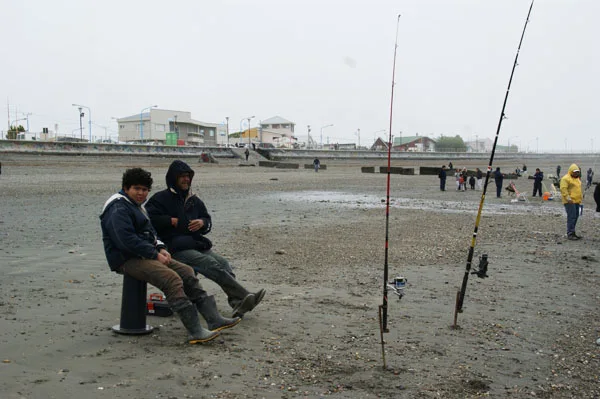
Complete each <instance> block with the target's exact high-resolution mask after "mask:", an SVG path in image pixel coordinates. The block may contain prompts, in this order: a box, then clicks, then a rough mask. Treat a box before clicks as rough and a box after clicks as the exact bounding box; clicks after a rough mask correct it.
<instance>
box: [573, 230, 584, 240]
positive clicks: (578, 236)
mask: <svg viewBox="0 0 600 399" xmlns="http://www.w3.org/2000/svg"><path fill="white" fill-rule="evenodd" d="M573 235H574V236H575V238H576V239H578V240H581V239H582V238H583V237H582V236H580V235H577V233H575V232H573Z"/></svg>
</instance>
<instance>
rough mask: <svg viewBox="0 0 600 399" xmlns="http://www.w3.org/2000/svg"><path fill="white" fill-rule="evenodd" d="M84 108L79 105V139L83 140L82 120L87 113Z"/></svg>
mask: <svg viewBox="0 0 600 399" xmlns="http://www.w3.org/2000/svg"><path fill="white" fill-rule="evenodd" d="M82 111H83V108H81V107H79V140H81V141H83V123H82V122H81V121H82V119H83V117H84V116H85V114H84V113H83V112H82Z"/></svg>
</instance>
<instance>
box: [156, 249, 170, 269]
mask: <svg viewBox="0 0 600 399" xmlns="http://www.w3.org/2000/svg"><path fill="white" fill-rule="evenodd" d="M156 259H157V260H158V261H159V262H160V263H162V264H163V265H168V264H169V263H171V254H170V253H169V252H167V250H166V249H161V250H160V252H159V253H158V256H157V257H156Z"/></svg>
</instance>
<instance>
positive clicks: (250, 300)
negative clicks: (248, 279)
mask: <svg viewBox="0 0 600 399" xmlns="http://www.w3.org/2000/svg"><path fill="white" fill-rule="evenodd" d="M254 300H255V298H254V294H248V295H246V296H245V297H244V299H242V300H241V301H239V302H238V304H237V305H236V306H235V307H234V308H233V312H232V316H233V317H243V316H244V313H246V312H249V311H251V310H252V309H253V308H254Z"/></svg>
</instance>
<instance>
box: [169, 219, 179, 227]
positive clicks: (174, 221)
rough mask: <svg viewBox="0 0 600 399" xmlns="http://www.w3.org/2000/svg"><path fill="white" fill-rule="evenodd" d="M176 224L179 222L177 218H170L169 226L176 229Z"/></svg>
mask: <svg viewBox="0 0 600 399" xmlns="http://www.w3.org/2000/svg"><path fill="white" fill-rule="evenodd" d="M177 222H179V220H178V219H177V218H171V226H173V227H177Z"/></svg>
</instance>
